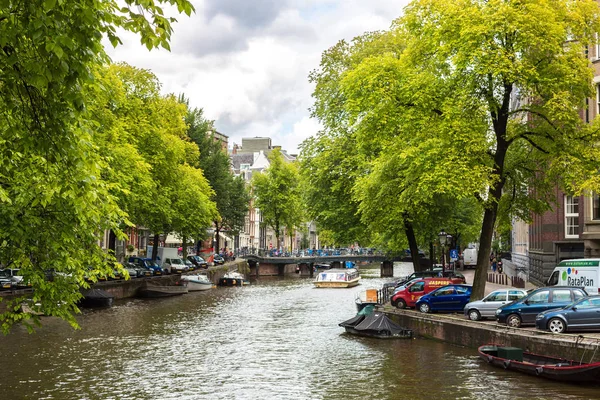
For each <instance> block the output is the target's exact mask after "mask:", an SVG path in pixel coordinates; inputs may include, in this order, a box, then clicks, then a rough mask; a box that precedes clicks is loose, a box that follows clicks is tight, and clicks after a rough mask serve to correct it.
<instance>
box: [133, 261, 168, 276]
mask: <svg viewBox="0 0 600 400" xmlns="http://www.w3.org/2000/svg"><path fill="white" fill-rule="evenodd" d="M129 262H130V263H133V264H135V265H138V266H140V267H142V268H146V269H147V270H148V271H151V272H152V275H162V273H163V270H162V268H161V267H160V266H159V265H158V264H156V263H153V262H152V259H151V258H142V257H129Z"/></svg>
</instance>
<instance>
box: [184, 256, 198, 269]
mask: <svg viewBox="0 0 600 400" xmlns="http://www.w3.org/2000/svg"><path fill="white" fill-rule="evenodd" d="M183 263H184V264H185V265H187V267H188V271H194V270H196V265H195V264H194V263H192V262H191V261H190V260H188V259H187V258H185V259H184V260H183Z"/></svg>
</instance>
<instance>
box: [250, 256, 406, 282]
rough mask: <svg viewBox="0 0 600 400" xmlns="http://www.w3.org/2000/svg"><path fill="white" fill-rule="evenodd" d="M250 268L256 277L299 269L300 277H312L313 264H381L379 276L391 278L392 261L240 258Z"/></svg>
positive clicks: (374, 258) (370, 258) (373, 258)
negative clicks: (297, 267) (348, 262)
mask: <svg viewBox="0 0 600 400" xmlns="http://www.w3.org/2000/svg"><path fill="white" fill-rule="evenodd" d="M242 258H244V259H245V260H246V261H248V265H249V266H250V274H251V275H256V276H257V277H258V276H264V275H279V276H283V275H285V274H288V273H294V272H296V266H299V267H300V275H302V276H310V277H312V276H313V267H314V265H315V264H321V263H327V264H329V265H331V268H343V267H344V263H345V262H346V261H352V262H354V263H356V264H359V263H375V262H380V263H381V276H382V277H385V276H388V277H389V276H393V272H394V271H393V270H394V268H393V261H392V259H391V258H390V257H389V256H385V255H376V254H372V255H339V256H308V257H263V256H257V255H254V254H249V255H245V256H242Z"/></svg>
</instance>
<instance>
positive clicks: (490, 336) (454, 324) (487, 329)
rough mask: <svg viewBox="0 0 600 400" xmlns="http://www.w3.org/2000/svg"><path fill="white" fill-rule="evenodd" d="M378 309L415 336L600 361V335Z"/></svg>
mask: <svg viewBox="0 0 600 400" xmlns="http://www.w3.org/2000/svg"><path fill="white" fill-rule="evenodd" d="M378 310H379V311H382V312H384V313H385V314H386V315H387V316H388V317H389V318H390V319H391V320H392V321H394V322H395V323H397V324H398V325H400V326H402V327H405V328H408V329H411V330H412V331H413V333H414V335H415V336H421V337H425V338H429V339H435V340H440V341H443V342H447V343H450V344H453V345H458V346H463V347H469V348H474V349H477V347H479V346H481V345H483V344H488V343H493V344H499V345H503V346H509V347H519V348H522V349H523V350H524V351H528V352H532V353H537V354H543V355H548V356H553V357H562V358H566V359H569V360H577V361H582V362H596V361H600V351H597V350H598V349H599V348H600V336H598V337H594V336H591V335H587V336H586V335H585V334H577V333H575V334H571V333H567V334H552V333H550V332H543V331H538V330H534V331H532V330H527V329H522V328H510V327H508V326H505V325H500V324H497V323H495V322H481V321H471V320H468V319H464V318H461V316H458V315H456V314H455V315H447V314H446V315H444V314H423V313H420V312H418V311H414V310H394V309H391V307H380V308H378Z"/></svg>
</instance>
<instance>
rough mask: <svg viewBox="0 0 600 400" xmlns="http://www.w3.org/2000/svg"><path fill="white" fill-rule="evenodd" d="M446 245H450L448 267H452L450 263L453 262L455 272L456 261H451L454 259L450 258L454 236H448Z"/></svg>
mask: <svg viewBox="0 0 600 400" xmlns="http://www.w3.org/2000/svg"><path fill="white" fill-rule="evenodd" d="M446 244H447V245H448V267H450V263H451V262H452V267H453V271H456V261H454V262H453V261H451V260H452V257H450V248H451V246H452V235H450V234H447V235H446ZM448 269H450V268H448Z"/></svg>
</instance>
